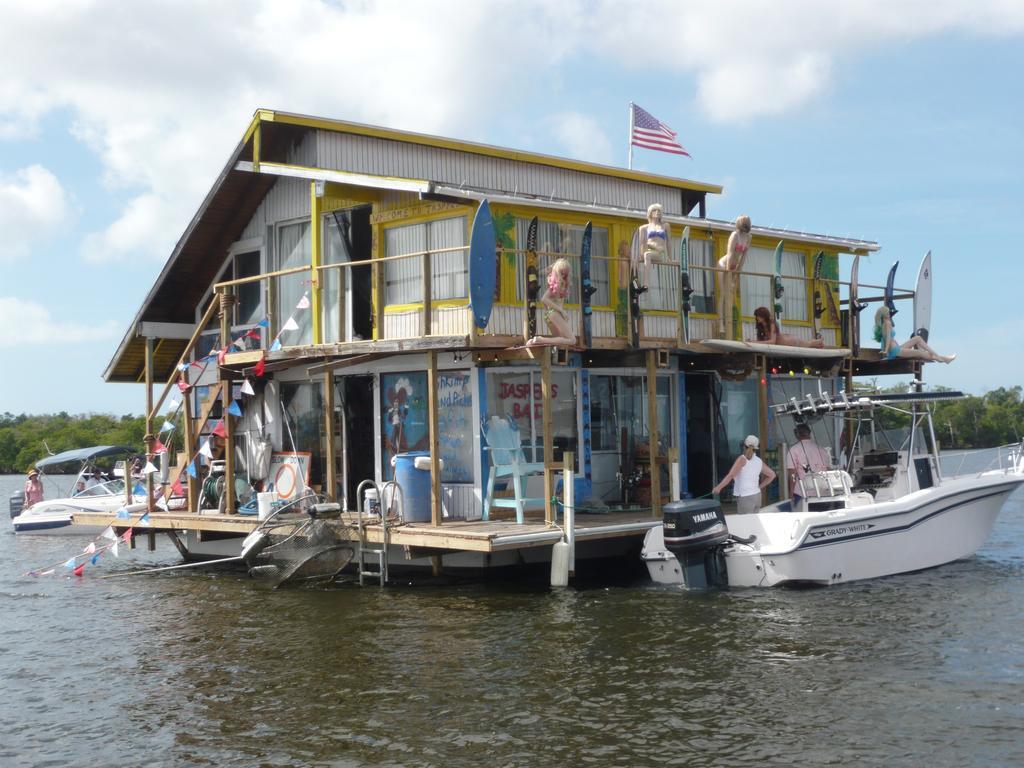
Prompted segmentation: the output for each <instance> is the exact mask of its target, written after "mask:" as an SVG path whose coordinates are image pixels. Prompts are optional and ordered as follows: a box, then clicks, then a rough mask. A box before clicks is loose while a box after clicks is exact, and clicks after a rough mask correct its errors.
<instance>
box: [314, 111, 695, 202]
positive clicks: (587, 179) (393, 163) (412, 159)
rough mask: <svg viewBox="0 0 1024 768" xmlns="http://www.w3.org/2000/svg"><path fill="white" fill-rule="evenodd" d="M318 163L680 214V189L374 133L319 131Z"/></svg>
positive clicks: (514, 192) (334, 167) (319, 164)
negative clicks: (656, 206) (659, 208)
mask: <svg viewBox="0 0 1024 768" xmlns="http://www.w3.org/2000/svg"><path fill="white" fill-rule="evenodd" d="M318 133H319V140H318V142H317V147H318V154H317V163H316V165H317V167H319V168H328V169H332V170H341V171H353V172H356V173H369V174H374V175H378V176H398V177H401V178H413V179H427V180H429V181H436V182H441V183H444V184H452V185H455V186H462V185H466V186H467V187H476V188H482V189H490V190H495V191H497V192H507V193H511V194H516V193H517V194H522V195H535V196H543V197H550V196H553V197H555V198H556V199H564V200H573V201H576V202H581V203H596V204H597V205H611V206H618V207H623V208H634V209H643V208H646V207H647V206H648V205H650V204H651V203H661V204H662V207H663V208H664V210H665V213H672V214H681V213H683V211H682V194H681V192H680V190H678V189H673V188H672V187H664V186H661V185H657V184H648V183H645V182H638V181H629V180H627V179H617V178H607V177H603V176H598V175H596V174H592V173H584V172H582V171H573V170H569V169H566V168H554V167H551V166H544V165H535V164H531V163H524V162H517V161H515V160H507V159H504V158H499V157H487V156H486V155H477V154H473V153H471V152H462V151H457V150H451V149H443V148H441V147H428V146H423V145H419V144H408V143H405V142H401V141H393V140H390V139H379V138H375V137H372V136H356V135H353V134H346V133H335V132H331V131H319V132H318Z"/></svg>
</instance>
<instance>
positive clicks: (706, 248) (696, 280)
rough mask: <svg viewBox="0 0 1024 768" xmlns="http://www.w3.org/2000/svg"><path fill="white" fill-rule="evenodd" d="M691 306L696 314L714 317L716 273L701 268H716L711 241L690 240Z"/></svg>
mask: <svg viewBox="0 0 1024 768" xmlns="http://www.w3.org/2000/svg"><path fill="white" fill-rule="evenodd" d="M689 254H690V258H689V262H690V286H691V287H692V288H693V294H692V295H691V296H690V306H691V308H692V311H694V312H703V313H706V314H711V315H713V314H714V313H715V312H716V309H715V273H714V272H713V271H712V270H710V269H701V267H714V266H715V260H714V248H713V247H712V245H711V241H710V240H694V239H692V238H691V239H690V249H689Z"/></svg>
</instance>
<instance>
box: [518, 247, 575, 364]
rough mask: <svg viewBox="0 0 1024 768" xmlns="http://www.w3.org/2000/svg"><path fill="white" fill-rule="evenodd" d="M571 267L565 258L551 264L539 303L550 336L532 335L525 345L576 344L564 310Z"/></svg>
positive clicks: (567, 315) (570, 345) (571, 345)
mask: <svg viewBox="0 0 1024 768" xmlns="http://www.w3.org/2000/svg"><path fill="white" fill-rule="evenodd" d="M571 272H572V267H571V266H570V265H569V262H568V261H567V260H566V259H558V260H557V261H556V262H555V263H554V264H552V265H551V271H550V272H548V289H547V290H546V291H545V292H544V295H543V296H541V299H540V303H541V304H543V305H544V306H545V307H546V309H545V310H544V320H545V321H546V322H547V324H548V330H549V331H551V334H552V335H551V336H534V337H533V338H532V339H530V340H529V341H528V342H526V346H528V347H532V346H534V345H537V344H564V345H565V346H569V347H573V346H576V334H574V333H573V332H572V329H571V328H570V327H569V313H568V312H566V311H565V306H564V302H565V298H566V296H568V295H569V275H570V273H571Z"/></svg>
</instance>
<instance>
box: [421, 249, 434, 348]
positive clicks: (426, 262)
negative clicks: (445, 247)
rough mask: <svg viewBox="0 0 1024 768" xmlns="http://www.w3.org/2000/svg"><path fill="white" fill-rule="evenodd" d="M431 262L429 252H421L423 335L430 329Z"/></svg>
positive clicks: (431, 308) (431, 307)
mask: <svg viewBox="0 0 1024 768" xmlns="http://www.w3.org/2000/svg"><path fill="white" fill-rule="evenodd" d="M431 264H432V261H431V258H430V253H429V252H428V253H425V254H423V334H422V335H423V336H429V335H430V331H431V327H430V326H431V322H430V315H431V313H432V312H433V304H432V303H431V296H430V292H431V291H432V290H433V288H431V286H430V279H431V277H432V275H431V269H432V268H433V267H432V266H431Z"/></svg>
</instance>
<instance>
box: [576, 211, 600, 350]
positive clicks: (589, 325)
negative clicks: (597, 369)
mask: <svg viewBox="0 0 1024 768" xmlns="http://www.w3.org/2000/svg"><path fill="white" fill-rule="evenodd" d="M593 231H594V227H593V225H592V224H591V223H590V222H589V221H588V222H587V226H586V227H585V228H584V230H583V245H582V247H581V248H580V310H581V311H580V315H581V316H582V318H583V320H582V323H583V333H582V336H583V346H584V347H585V348H587V349H589V348H590V347H591V346H593V344H594V331H593V317H592V316H593V309H592V308H591V306H590V297H591V296H593V295H594V293H595V292H596V291H597V288H595V287H594V286H593V284H592V283H591V282H590V240H591V237H592V235H593Z"/></svg>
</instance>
